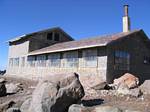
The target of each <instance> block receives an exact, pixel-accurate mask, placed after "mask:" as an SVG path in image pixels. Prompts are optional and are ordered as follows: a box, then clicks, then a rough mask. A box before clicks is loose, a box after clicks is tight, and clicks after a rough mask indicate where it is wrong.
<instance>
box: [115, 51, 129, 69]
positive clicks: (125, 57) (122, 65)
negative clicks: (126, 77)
mask: <svg viewBox="0 0 150 112" xmlns="http://www.w3.org/2000/svg"><path fill="white" fill-rule="evenodd" d="M129 68H130V54H129V53H128V52H125V51H115V69H117V70H129Z"/></svg>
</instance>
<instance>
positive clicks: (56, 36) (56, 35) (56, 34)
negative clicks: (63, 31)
mask: <svg viewBox="0 0 150 112" xmlns="http://www.w3.org/2000/svg"><path fill="white" fill-rule="evenodd" d="M54 40H55V41H59V40H60V34H59V33H55V35H54Z"/></svg>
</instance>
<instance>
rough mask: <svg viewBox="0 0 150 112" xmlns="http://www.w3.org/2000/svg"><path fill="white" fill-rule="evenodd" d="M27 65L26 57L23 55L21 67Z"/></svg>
mask: <svg viewBox="0 0 150 112" xmlns="http://www.w3.org/2000/svg"><path fill="white" fill-rule="evenodd" d="M24 66H25V57H21V67H24Z"/></svg>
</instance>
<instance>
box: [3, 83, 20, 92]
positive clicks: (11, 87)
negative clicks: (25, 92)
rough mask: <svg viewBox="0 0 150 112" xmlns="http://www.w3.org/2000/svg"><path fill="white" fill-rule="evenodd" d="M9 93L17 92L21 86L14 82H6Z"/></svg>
mask: <svg viewBox="0 0 150 112" xmlns="http://www.w3.org/2000/svg"><path fill="white" fill-rule="evenodd" d="M5 86H6V90H7V93H17V92H18V91H19V89H20V88H19V86H18V85H16V84H14V83H9V84H6V85H5Z"/></svg>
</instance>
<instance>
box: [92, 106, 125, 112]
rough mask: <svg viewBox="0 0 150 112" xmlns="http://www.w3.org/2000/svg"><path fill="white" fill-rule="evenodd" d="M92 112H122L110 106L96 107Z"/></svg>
mask: <svg viewBox="0 0 150 112" xmlns="http://www.w3.org/2000/svg"><path fill="white" fill-rule="evenodd" d="M94 110H95V111H94V112H122V110H120V109H119V108H117V107H112V106H98V107H95V109H94Z"/></svg>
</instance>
